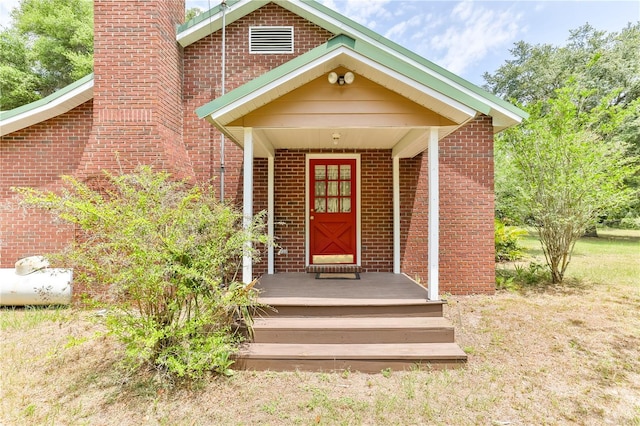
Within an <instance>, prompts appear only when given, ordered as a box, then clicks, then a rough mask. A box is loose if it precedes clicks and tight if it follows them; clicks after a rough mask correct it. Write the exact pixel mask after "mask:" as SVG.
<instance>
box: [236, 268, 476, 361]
mask: <svg viewBox="0 0 640 426" xmlns="http://www.w3.org/2000/svg"><path fill="white" fill-rule="evenodd" d="M256 287H257V288H258V289H259V290H260V291H261V294H260V297H259V301H260V302H261V303H263V304H265V305H268V306H270V307H271V308H272V309H264V310H263V311H261V312H259V313H258V314H257V315H256V318H255V319H254V327H253V329H254V340H253V341H252V342H251V343H249V344H248V345H247V346H246V347H244V348H243V350H242V351H241V353H240V354H239V357H238V359H237V363H236V367H239V368H245V369H252V370H266V369H268V370H313V371H326V370H343V369H351V370H357V371H362V372H370V373H375V372H380V371H381V370H382V369H385V368H393V369H406V368H412V367H413V366H415V365H416V364H428V365H429V366H430V367H431V368H433V367H436V368H443V367H458V366H460V365H462V364H463V363H464V362H465V361H466V358H467V357H466V354H465V353H464V352H463V351H462V350H461V349H460V348H459V347H458V345H456V344H455V342H454V330H453V326H452V325H451V324H450V323H449V321H448V320H446V319H445V318H443V317H442V307H443V304H444V302H442V301H429V300H427V291H426V289H425V288H424V287H422V286H420V285H419V284H418V283H416V282H415V281H413V280H412V279H410V278H409V277H407V276H406V275H400V274H392V273H362V274H361V275H360V279H359V280H350V279H316V276H315V274H308V273H291V274H275V275H264V276H263V277H262V278H261V279H260V282H259V283H258V284H257V286H256Z"/></svg>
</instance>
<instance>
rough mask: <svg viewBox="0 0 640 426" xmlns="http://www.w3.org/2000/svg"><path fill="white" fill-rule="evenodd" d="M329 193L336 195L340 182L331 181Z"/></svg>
mask: <svg viewBox="0 0 640 426" xmlns="http://www.w3.org/2000/svg"><path fill="white" fill-rule="evenodd" d="M327 195H328V196H330V197H335V196H337V195H338V182H337V181H336V182H329V188H328V189H327Z"/></svg>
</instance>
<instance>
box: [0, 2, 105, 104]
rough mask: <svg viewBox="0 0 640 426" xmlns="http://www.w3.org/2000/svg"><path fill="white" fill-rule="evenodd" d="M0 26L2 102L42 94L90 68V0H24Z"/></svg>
mask: <svg viewBox="0 0 640 426" xmlns="http://www.w3.org/2000/svg"><path fill="white" fill-rule="evenodd" d="M11 17H12V26H11V27H10V28H7V29H3V30H2V31H1V32H0V77H1V78H0V81H1V82H2V83H1V86H0V88H1V89H2V90H1V91H0V108H1V109H2V110H7V109H12V108H16V107H18V106H20V105H23V104H25V103H28V102H31V101H34V100H37V99H40V98H42V97H45V96H47V95H50V94H51V93H53V92H55V91H56V90H58V89H61V88H63V87H65V86H67V85H69V84H70V83H72V82H74V81H76V80H78V79H80V78H82V77H84V76H85V75H87V74H89V73H90V72H91V71H92V69H93V2H92V1H91V0H22V1H21V2H20V4H19V6H18V7H17V8H16V9H14V10H13V12H12V14H11Z"/></svg>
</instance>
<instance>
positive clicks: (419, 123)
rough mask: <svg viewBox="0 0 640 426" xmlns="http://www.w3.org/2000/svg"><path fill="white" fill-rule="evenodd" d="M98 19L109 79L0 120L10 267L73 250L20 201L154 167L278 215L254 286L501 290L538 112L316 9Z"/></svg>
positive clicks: (108, 7)
mask: <svg viewBox="0 0 640 426" xmlns="http://www.w3.org/2000/svg"><path fill="white" fill-rule="evenodd" d="M94 9H95V10H94V11H95V18H94V19H95V21H94V27H95V49H94V74H92V75H89V76H87V77H85V78H83V79H81V80H79V81H78V82H76V83H74V84H72V85H70V86H68V87H66V88H65V89H63V90H60V91H59V92H57V93H54V94H53V95H51V96H49V97H47V98H45V99H42V100H40V101H37V102H34V103H32V104H29V105H25V106H23V107H20V108H17V109H15V110H11V111H6V112H3V113H1V115H0V136H1V139H0V206H1V208H0V267H12V266H13V265H14V263H15V262H16V261H17V260H18V259H19V258H22V257H25V256H30V255H37V254H42V253H46V252H49V251H52V250H55V249H58V248H60V247H62V246H63V245H64V244H65V243H66V242H67V241H69V240H70V238H72V236H73V230H72V229H70V228H69V227H67V226H63V225H60V224H59V223H56V222H55V221H52V220H51V219H50V218H49V217H48V216H47V215H44V214H39V213H37V212H33V211H31V210H29V211H27V210H23V209H22V208H21V207H20V206H18V204H17V199H16V197H15V195H14V194H13V193H12V192H11V190H10V188H11V187H14V186H32V187H39V188H48V189H55V188H58V187H59V186H60V184H61V182H60V179H59V176H60V175H65V174H66V175H69V174H72V175H75V176H78V177H81V178H83V179H92V178H94V177H96V176H99V174H100V171H101V170H102V169H114V168H121V167H125V168H133V167H134V166H135V165H137V164H141V163H142V164H152V165H154V166H155V167H158V168H162V169H166V170H169V171H171V172H172V173H174V174H175V175H176V176H180V177H191V178H194V179H195V180H197V181H201V182H204V181H211V180H214V181H215V183H216V185H219V187H220V192H221V196H223V197H224V199H226V200H230V201H235V202H237V203H238V204H239V205H242V208H243V210H244V212H245V213H246V214H252V213H255V212H258V211H261V210H266V211H267V212H268V221H269V226H268V229H269V233H270V234H271V235H272V236H273V237H274V238H275V240H276V241H277V243H278V245H279V249H276V250H274V249H270V251H269V253H268V254H267V256H265V260H264V261H263V262H261V263H259V264H251V262H250V261H249V260H246V261H245V263H244V269H243V280H244V281H245V282H248V281H251V279H252V278H254V277H257V276H261V275H263V274H267V275H271V274H287V273H304V272H314V271H320V270H357V271H359V272H361V273H363V274H366V273H389V274H406V275H407V276H409V277H411V278H414V279H417V280H419V281H421V282H423V283H428V298H429V299H431V300H438V299H439V294H440V292H449V293H454V294H469V293H492V292H493V291H494V243H493V232H494V231H493V226H494V225H493V215H494V195H493V135H494V134H495V133H497V132H499V131H501V130H503V129H505V128H507V127H510V126H513V125H516V124H517V123H519V122H520V121H521V120H522V118H523V117H524V116H525V113H524V112H522V111H520V110H519V109H517V108H515V107H514V106H512V105H510V104H508V103H506V102H504V101H503V100H501V99H499V98H497V97H495V96H493V95H491V94H489V93H487V92H485V91H483V90H482V89H480V88H478V87H476V86H474V85H472V84H471V83H469V82H467V81H465V80H463V79H461V78H460V77H458V76H456V75H453V74H452V73H450V72H448V71H446V70H444V69H442V68H441V67H438V66H436V65H435V64H433V63H431V62H429V61H428V60H426V59H424V58H422V57H420V56H418V55H416V54H415V53H413V52H411V51H409V50H407V49H405V48H403V47H401V46H399V45H397V44H395V43H393V42H391V41H389V40H386V39H384V38H383V37H381V36H380V35H378V34H376V33H374V32H373V31H371V30H369V29H367V28H365V27H364V26H362V25H359V24H357V23H355V22H353V21H351V20H350V19H348V18H346V17H344V16H341V15H339V14H338V13H336V12H334V11H333V10H330V9H328V8H326V7H324V6H322V5H321V4H318V3H316V2H314V1H281V0H273V1H266V0H265V1H263V0H252V1H248V0H236V1H232V0H229V1H228V2H227V4H226V7H223V6H222V5H221V6H218V7H215V8H213V9H212V10H210V11H208V12H206V13H205V14H203V15H200V16H198V17H196V18H195V19H193V20H191V21H189V22H187V23H183V21H184V0H146V1H116V0H96V1H94ZM223 35H224V37H223ZM223 70H224V72H223ZM116 152H117V156H118V158H117V159H116V155H115V153H116Z"/></svg>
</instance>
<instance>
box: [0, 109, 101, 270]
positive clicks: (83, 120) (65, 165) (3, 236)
mask: <svg viewBox="0 0 640 426" xmlns="http://www.w3.org/2000/svg"><path fill="white" fill-rule="evenodd" d="M92 110H93V102H92V101H88V102H85V103H84V104H82V105H80V106H78V107H76V108H74V109H72V110H71V111H69V112H67V113H65V114H63V115H60V116H58V117H55V118H52V119H50V120H47V121H45V122H42V123H39V124H36V125H34V126H31V127H28V128H26V129H23V130H19V131H17V132H13V133H10V134H8V135H6V136H4V137H2V138H0V268H10V267H13V265H14V264H15V262H16V261H17V260H18V259H20V258H22V257H26V256H33V255H40V254H43V253H46V252H51V251H55V250H57V249H59V248H61V247H62V246H63V244H64V243H65V242H66V241H68V240H69V239H70V238H71V237H72V235H73V232H72V229H71V228H70V227H69V226H66V225H63V224H60V223H58V222H57V221H55V220H53V219H52V217H51V216H50V215H49V214H47V213H42V212H37V211H35V210H34V209H26V208H23V207H20V206H19V205H18V198H17V197H16V195H15V193H13V192H12V191H11V187H35V188H41V189H50V190H55V189H57V188H59V185H60V179H59V176H60V175H71V174H73V172H74V171H75V169H76V168H77V166H78V163H79V161H80V157H81V156H82V152H83V150H84V147H85V144H86V141H87V139H88V137H89V133H90V132H91V116H92Z"/></svg>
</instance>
